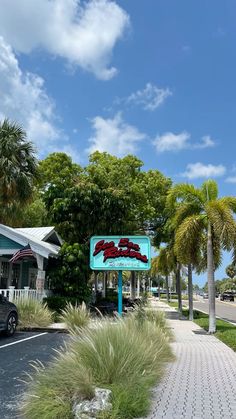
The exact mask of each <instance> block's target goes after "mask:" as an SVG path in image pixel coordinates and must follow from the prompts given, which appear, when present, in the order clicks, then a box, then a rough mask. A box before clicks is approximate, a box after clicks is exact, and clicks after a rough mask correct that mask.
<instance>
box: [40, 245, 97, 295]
mask: <svg viewBox="0 0 236 419" xmlns="http://www.w3.org/2000/svg"><path fill="white" fill-rule="evenodd" d="M87 253H88V246H87V245H81V244H78V243H73V244H68V243H64V244H63V245H62V248H61V250H60V254H59V257H58V259H52V260H50V259H49V266H48V273H49V277H50V287H51V288H52V289H53V290H54V291H55V293H57V294H59V295H63V296H69V297H77V298H78V300H79V301H80V302H82V301H86V302H87V301H88V299H89V296H90V293H91V290H90V287H89V286H88V281H87V279H88V276H89V272H90V271H89V266H88V261H87Z"/></svg>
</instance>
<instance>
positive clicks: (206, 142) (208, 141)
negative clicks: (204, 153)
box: [194, 135, 215, 148]
mask: <svg viewBox="0 0 236 419" xmlns="http://www.w3.org/2000/svg"><path fill="white" fill-rule="evenodd" d="M214 146H215V141H214V140H212V138H211V137H210V135H204V136H203V137H202V142H201V143H197V144H195V146H194V147H195V148H208V147H214Z"/></svg>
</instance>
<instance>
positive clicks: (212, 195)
mask: <svg viewBox="0 0 236 419" xmlns="http://www.w3.org/2000/svg"><path fill="white" fill-rule="evenodd" d="M167 211H168V214H169V219H168V228H169V231H171V234H170V239H169V241H168V243H167V246H166V247H165V248H163V249H161V250H160V253H159V257H158V264H157V265H158V269H159V272H160V273H162V274H163V275H168V274H169V273H170V272H171V271H173V272H175V275H176V285H177V292H178V295H179V299H178V301H179V304H178V306H179V312H180V313H181V311H182V307H181V289H180V280H179V278H178V277H179V269H180V265H181V264H183V265H185V266H187V267H188V290H189V318H190V320H192V318H193V298H192V270H193V269H195V271H196V272H197V273H200V272H203V271H206V270H207V280H208V294H209V333H214V332H215V331H216V316H215V281H214V272H215V270H216V269H217V267H218V266H219V265H220V263H221V254H222V250H227V251H230V250H232V249H235V247H236V246H235V244H236V222H235V220H234V214H235V213H236V198H235V197H224V198H219V196H218V187H217V183H216V182H215V181H213V180H208V181H206V182H204V183H203V184H202V186H201V187H200V188H196V187H194V186H193V185H191V184H184V183H183V184H177V185H175V186H173V187H172V188H171V190H170V191H169V194H168V197H167Z"/></svg>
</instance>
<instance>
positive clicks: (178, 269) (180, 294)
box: [175, 263, 182, 315]
mask: <svg viewBox="0 0 236 419" xmlns="http://www.w3.org/2000/svg"><path fill="white" fill-rule="evenodd" d="M175 277H176V291H177V294H178V312H179V314H180V315H182V289H181V280H180V264H179V263H177V269H176V274H175Z"/></svg>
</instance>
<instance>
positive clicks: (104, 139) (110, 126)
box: [87, 113, 147, 156]
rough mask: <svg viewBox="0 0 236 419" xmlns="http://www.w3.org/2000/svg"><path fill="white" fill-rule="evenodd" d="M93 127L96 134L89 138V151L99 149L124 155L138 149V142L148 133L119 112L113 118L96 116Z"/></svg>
mask: <svg viewBox="0 0 236 419" xmlns="http://www.w3.org/2000/svg"><path fill="white" fill-rule="evenodd" d="M92 127H93V130H94V136H93V137H91V138H90V139H89V142H90V143H91V146H90V147H89V148H88V149H87V151H88V152H89V153H93V152H94V151H96V150H98V151H101V152H103V151H107V152H108V153H110V154H114V155H116V156H123V155H125V154H129V153H134V152H135V151H136V150H137V144H138V143H139V142H140V141H141V140H144V139H145V138H147V136H146V134H143V133H142V132H140V131H139V130H138V129H137V128H136V127H134V126H132V125H128V124H127V123H125V121H124V120H123V118H122V115H121V113H117V114H116V115H115V117H114V118H113V119H104V118H102V117H101V116H96V117H95V118H93V119H92Z"/></svg>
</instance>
